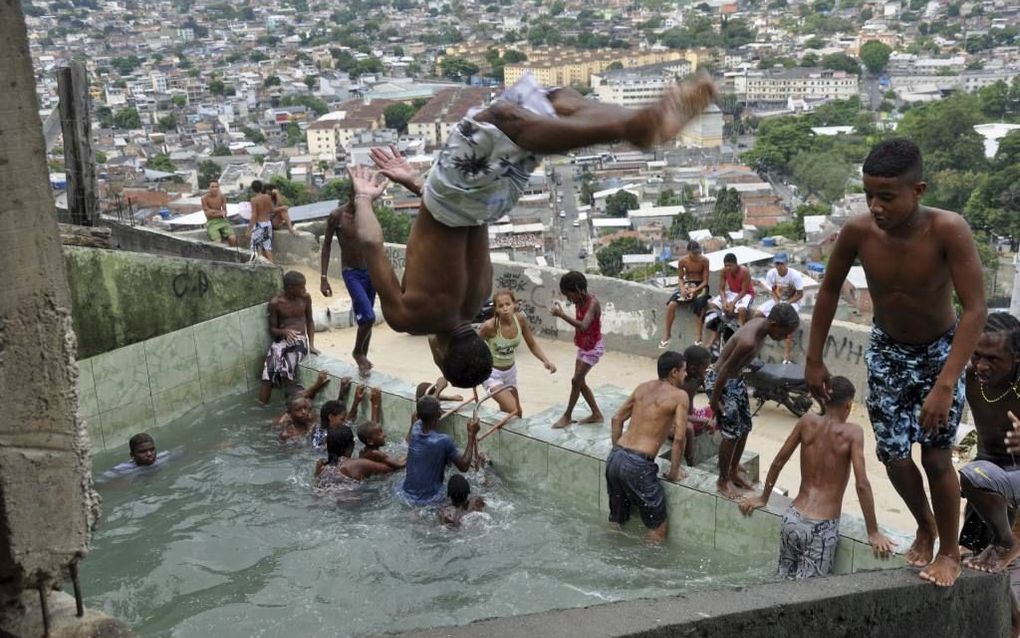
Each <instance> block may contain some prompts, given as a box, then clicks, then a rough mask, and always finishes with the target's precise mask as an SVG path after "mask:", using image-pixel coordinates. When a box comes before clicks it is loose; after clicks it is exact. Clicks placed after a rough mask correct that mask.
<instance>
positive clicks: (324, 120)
mask: <svg viewBox="0 0 1020 638" xmlns="http://www.w3.org/2000/svg"><path fill="white" fill-rule="evenodd" d="M396 103H397V102H396V101H395V100H368V99H365V100H350V101H347V102H344V103H342V104H341V105H340V108H339V109H338V110H336V111H333V112H332V113H327V114H325V115H323V116H322V117H320V118H319V119H318V120H316V121H314V122H312V123H311V124H309V125H308V128H306V129H305V141H306V142H307V143H308V154H309V155H312V156H313V157H316V158H317V159H334V160H335V159H338V158H339V157H341V156H342V155H343V154H344V153H345V152H346V151H345V149H347V148H348V147H350V146H351V144H352V143H353V142H354V141H355V140H356V139H357V138H358V136H359V135H360V134H361V133H363V132H365V131H372V130H376V129H380V128H383V127H384V126H386V118H385V117H384V115H383V112H384V111H385V110H386V107H387V106H390V105H391V104H396Z"/></svg>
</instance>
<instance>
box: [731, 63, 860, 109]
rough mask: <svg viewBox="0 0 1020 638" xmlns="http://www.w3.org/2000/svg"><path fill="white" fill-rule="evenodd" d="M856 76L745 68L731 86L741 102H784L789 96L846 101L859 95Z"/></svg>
mask: <svg viewBox="0 0 1020 638" xmlns="http://www.w3.org/2000/svg"><path fill="white" fill-rule="evenodd" d="M858 85H859V79H858V77H857V76H856V75H854V74H852V73H846V72H845V71H830V70H826V69H813V68H793V69H779V70H774V71H772V70H766V71H744V72H743V73H739V74H736V75H734V77H733V88H734V91H735V92H736V94H737V97H739V98H740V99H741V100H743V101H744V102H752V103H754V102H786V101H787V100H788V98H790V97H791V96H793V97H802V98H804V99H807V100H810V99H829V100H848V99H850V98H852V97H856V96H857V95H858V94H859V87H858Z"/></svg>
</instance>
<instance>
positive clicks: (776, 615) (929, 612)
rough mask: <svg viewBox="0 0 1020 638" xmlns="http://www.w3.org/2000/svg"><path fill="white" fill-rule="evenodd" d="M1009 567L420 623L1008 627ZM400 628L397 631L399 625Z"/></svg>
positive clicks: (801, 631) (554, 631) (484, 635)
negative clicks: (950, 581) (939, 583)
mask: <svg viewBox="0 0 1020 638" xmlns="http://www.w3.org/2000/svg"><path fill="white" fill-rule="evenodd" d="M1009 620H1010V602H1009V595H1008V579H1007V577H1006V576H1005V575H1004V574H996V575H992V574H979V573H977V572H970V571H968V572H965V573H964V575H963V576H962V577H961V578H960V580H959V581H958V582H957V583H956V586H955V587H951V588H946V589H943V588H939V587H933V586H932V585H930V584H928V583H926V582H924V581H922V580H920V579H919V578H918V577H917V572H916V571H915V570H909V569H897V570H889V571H884V572H873V573H870V574H854V575H852V576H842V577H834V578H823V579H813V580H809V581H800V582H786V583H774V584H768V585H760V586H756V587H747V588H739V589H734V590H716V591H704V592H698V593H695V594H690V595H683V596H672V597H666V598H656V599H645V600H631V601H626V602H618V603H609V604H605V605H595V606H592V607H583V608H579V609H568V610H563V611H550V612H546V613H541V614H528V615H524V616H513V617H509V618H497V619H491V620H480V621H476V622H473V623H470V624H468V625H463V626H460V627H440V628H435V629H425V630H421V629H419V630H415V631H413V632H408V633H406V634H399V635H401V636H411V635H413V636H416V637H419V638H439V637H443V638H461V637H465V638H466V637H467V636H471V637H472V638H517V637H520V638H531V637H532V636H543V637H544V638H558V637H560V636H563V637H567V636H586V637H588V638H608V637H610V636H630V637H633V638H666V637H669V636H687V637H690V638H730V637H732V636H740V637H741V638H818V637H819V636H825V637H826V638H864V637H867V638H908V637H910V638H913V637H915V636H940V637H941V636H952V637H953V638H989V637H990V636H1008V635H1010V633H1009V628H1010V624H1009ZM391 635H393V634H391Z"/></svg>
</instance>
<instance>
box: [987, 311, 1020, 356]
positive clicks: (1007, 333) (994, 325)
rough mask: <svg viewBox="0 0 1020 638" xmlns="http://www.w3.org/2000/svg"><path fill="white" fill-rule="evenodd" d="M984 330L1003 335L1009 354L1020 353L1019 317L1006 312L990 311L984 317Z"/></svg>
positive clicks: (988, 332)
mask: <svg viewBox="0 0 1020 638" xmlns="http://www.w3.org/2000/svg"><path fill="white" fill-rule="evenodd" d="M984 332H985V334H1001V335H1003V337H1005V343H1006V348H1007V349H1008V350H1009V352H1010V354H1014V355H1017V354H1020V319H1017V318H1016V317H1014V316H1013V315H1011V314H1009V313H1008V312H991V313H989V314H988V316H987V317H986V318H985V330H984Z"/></svg>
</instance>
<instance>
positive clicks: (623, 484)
mask: <svg viewBox="0 0 1020 638" xmlns="http://www.w3.org/2000/svg"><path fill="white" fill-rule="evenodd" d="M606 487H607V488H608V490H609V520H610V521H611V522H613V523H618V524H620V525H623V524H624V523H626V522H627V519H629V518H630V509H631V507H633V506H635V505H636V506H637V508H638V510H639V511H640V512H641V521H642V522H643V523H644V524H645V527H647V528H648V529H656V528H657V527H659V526H660V525H662V524H663V523H664V522H665V521H666V491H665V490H664V489H663V488H662V484H661V483H659V466H658V465H656V464H655V461H654V460H652V459H650V458H648V457H647V456H645V455H644V454H639V453H638V452H634V451H632V450H628V449H626V448H622V447H614V448H613V449H612V451H611V452H610V453H609V457H608V458H607V459H606Z"/></svg>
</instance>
